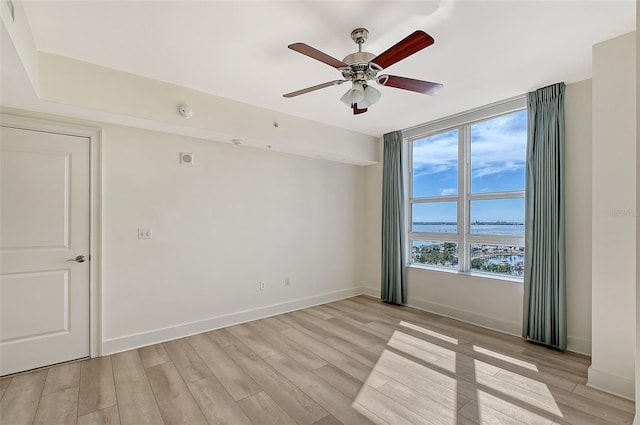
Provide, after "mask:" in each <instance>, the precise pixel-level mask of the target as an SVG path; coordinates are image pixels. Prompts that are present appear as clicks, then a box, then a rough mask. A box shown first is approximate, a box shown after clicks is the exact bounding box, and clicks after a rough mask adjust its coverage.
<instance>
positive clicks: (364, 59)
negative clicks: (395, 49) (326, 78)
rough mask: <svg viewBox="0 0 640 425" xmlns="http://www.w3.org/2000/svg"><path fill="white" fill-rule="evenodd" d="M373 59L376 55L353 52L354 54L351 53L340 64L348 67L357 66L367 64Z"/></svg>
mask: <svg viewBox="0 0 640 425" xmlns="http://www.w3.org/2000/svg"><path fill="white" fill-rule="evenodd" d="M375 57H376V55H374V54H373V53H369V52H355V53H351V54H350V55H347V56H345V57H344V59H342V62H344V63H346V64H347V65H349V66H351V65H355V64H358V63H362V64H368V63H369V62H371V61H372V60H373V59H375Z"/></svg>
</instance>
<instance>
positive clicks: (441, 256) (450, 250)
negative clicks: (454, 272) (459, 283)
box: [411, 241, 458, 269]
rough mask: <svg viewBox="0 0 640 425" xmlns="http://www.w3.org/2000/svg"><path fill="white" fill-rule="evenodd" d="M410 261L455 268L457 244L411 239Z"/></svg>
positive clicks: (456, 266)
mask: <svg viewBox="0 0 640 425" xmlns="http://www.w3.org/2000/svg"><path fill="white" fill-rule="evenodd" d="M411 262H412V263H417V264H427V265H430V266H439V267H447V268H451V269H457V268H458V244H457V243H455V242H440V241H413V243H412V245H411Z"/></svg>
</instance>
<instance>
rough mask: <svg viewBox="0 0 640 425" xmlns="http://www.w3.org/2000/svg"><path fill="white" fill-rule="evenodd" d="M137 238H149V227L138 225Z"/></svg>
mask: <svg viewBox="0 0 640 425" xmlns="http://www.w3.org/2000/svg"><path fill="white" fill-rule="evenodd" d="M138 239H151V228H150V227H138Z"/></svg>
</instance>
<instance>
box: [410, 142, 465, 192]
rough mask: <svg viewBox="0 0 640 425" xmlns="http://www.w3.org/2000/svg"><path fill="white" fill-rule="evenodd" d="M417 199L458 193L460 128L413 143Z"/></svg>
mask: <svg viewBox="0 0 640 425" xmlns="http://www.w3.org/2000/svg"><path fill="white" fill-rule="evenodd" d="M412 160H413V194H412V197H413V198H420V197H425V196H441V195H456V194H457V193H458V130H452V131H448V132H446V133H441V134H436V135H435V136H429V137H426V138H424V139H420V140H416V141H414V142H413V159H412Z"/></svg>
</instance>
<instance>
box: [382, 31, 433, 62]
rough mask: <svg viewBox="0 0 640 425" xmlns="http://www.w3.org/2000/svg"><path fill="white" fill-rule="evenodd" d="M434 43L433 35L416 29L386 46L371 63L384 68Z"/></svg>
mask: <svg viewBox="0 0 640 425" xmlns="http://www.w3.org/2000/svg"><path fill="white" fill-rule="evenodd" d="M433 43H434V39H433V37H431V36H430V35H429V34H427V33H426V32H424V31H420V30H418V31H416V32H414V33H413V34H411V35H410V36H408V37H407V38H405V39H404V40H402V41H400V42H398V43H396V44H395V45H394V46H391V47H390V48H388V49H387V50H386V51H385V52H384V53H381V54H379V55H378V56H377V57H376V58H375V59H374V60H372V61H371V63H374V64H376V65H378V66H379V67H380V68H382V69H384V68H387V67H389V66H391V65H393V64H394V63H396V62H400V61H401V60H402V59H404V58H406V57H407V56H411V55H412V54H414V53H415V52H417V51H420V50H422V49H424V48H425V47H427V46H431V45H432V44H433Z"/></svg>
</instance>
